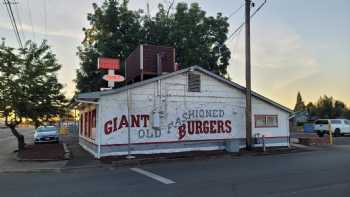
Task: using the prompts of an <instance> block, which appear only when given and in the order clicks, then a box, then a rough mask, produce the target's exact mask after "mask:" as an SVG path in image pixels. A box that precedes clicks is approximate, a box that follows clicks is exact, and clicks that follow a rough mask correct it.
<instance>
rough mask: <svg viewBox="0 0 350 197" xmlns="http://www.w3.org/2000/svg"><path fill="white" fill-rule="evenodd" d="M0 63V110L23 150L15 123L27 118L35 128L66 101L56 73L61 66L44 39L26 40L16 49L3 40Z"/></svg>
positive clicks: (53, 114) (22, 143) (21, 140)
mask: <svg viewBox="0 0 350 197" xmlns="http://www.w3.org/2000/svg"><path fill="white" fill-rule="evenodd" d="M0 65H1V68H0V111H2V113H3V116H4V118H5V124H6V126H7V127H8V128H10V130H11V132H12V133H13V135H14V136H15V137H16V138H17V140H18V149H19V150H22V149H23V148H24V144H25V143H24V138H23V135H22V134H20V133H19V132H18V131H17V129H16V127H17V125H18V124H20V123H21V122H22V120H23V119H24V118H29V119H31V120H32V121H33V122H34V124H35V126H36V127H38V126H39V125H41V124H42V123H43V122H44V121H47V120H48V119H49V118H51V117H53V116H56V115H58V114H59V112H60V109H61V106H62V105H63V104H64V103H65V102H66V101H65V97H64V95H63V94H62V93H61V89H62V88H63V86H62V85H61V84H60V83H58V81H57V76H56V72H57V71H58V70H59V69H60V68H61V66H60V65H59V64H58V63H57V60H56V58H55V55H54V54H53V53H52V52H51V51H50V47H49V46H48V45H47V44H46V41H43V42H42V43H41V44H40V45H39V46H38V45H36V44H35V43H33V42H31V41H28V42H27V43H26V45H25V47H24V48H21V49H18V50H15V49H14V48H11V47H8V46H6V45H5V43H4V42H3V43H2V45H1V47H0Z"/></svg>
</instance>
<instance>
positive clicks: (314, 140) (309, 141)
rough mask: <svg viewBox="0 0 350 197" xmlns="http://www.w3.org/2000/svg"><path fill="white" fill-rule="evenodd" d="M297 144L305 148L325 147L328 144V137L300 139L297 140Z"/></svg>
mask: <svg viewBox="0 0 350 197" xmlns="http://www.w3.org/2000/svg"><path fill="white" fill-rule="evenodd" d="M299 143H300V144H303V145H306V146H312V145H326V144H329V137H328V136H324V137H301V138H299Z"/></svg>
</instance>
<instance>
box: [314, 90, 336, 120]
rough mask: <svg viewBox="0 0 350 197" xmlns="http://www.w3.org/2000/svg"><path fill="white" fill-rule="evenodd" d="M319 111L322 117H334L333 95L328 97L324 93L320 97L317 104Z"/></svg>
mask: <svg viewBox="0 0 350 197" xmlns="http://www.w3.org/2000/svg"><path fill="white" fill-rule="evenodd" d="M316 107H317V113H318V115H319V116H320V117H322V118H332V117H333V97H328V96H327V95H324V96H323V97H320V98H319V99H318V101H317V104H316Z"/></svg>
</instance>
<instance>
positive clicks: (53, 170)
mask: <svg viewBox="0 0 350 197" xmlns="http://www.w3.org/2000/svg"><path fill="white" fill-rule="evenodd" d="M103 167H108V166H103V165H89V166H76V167H62V168H38V169H0V174H11V173H28V174H30V173H62V172H69V171H70V170H80V169H93V168H103Z"/></svg>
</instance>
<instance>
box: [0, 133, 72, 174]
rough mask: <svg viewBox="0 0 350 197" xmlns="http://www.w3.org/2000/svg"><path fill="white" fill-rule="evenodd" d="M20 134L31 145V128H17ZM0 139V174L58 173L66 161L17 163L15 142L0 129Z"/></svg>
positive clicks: (8, 134)
mask: <svg viewBox="0 0 350 197" xmlns="http://www.w3.org/2000/svg"><path fill="white" fill-rule="evenodd" d="M18 130H19V132H20V133H21V134H23V135H24V137H25V142H26V143H28V144H30V143H33V133H34V129H32V128H26V129H23V128H19V129H18ZM0 132H1V138H0V142H1V143H0V173H10V172H11V173H12V172H13V173H16V172H17V173H26V172H58V171H60V169H62V168H63V167H64V166H65V165H66V164H67V161H66V160H65V161H47V162H37V161H35V162H33V161H18V160H17V158H16V156H17V153H15V152H14V150H16V149H17V140H16V138H15V137H14V136H12V134H11V132H10V131H9V130H8V129H1V130H0Z"/></svg>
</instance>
